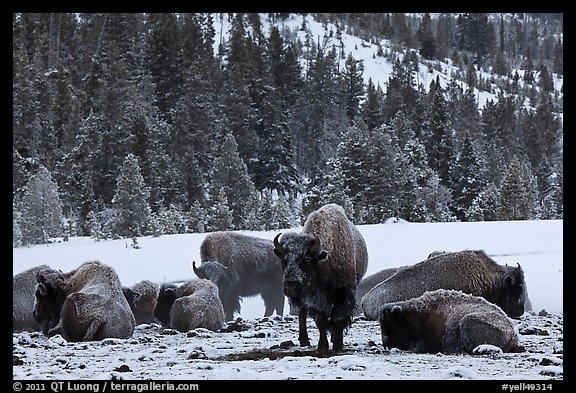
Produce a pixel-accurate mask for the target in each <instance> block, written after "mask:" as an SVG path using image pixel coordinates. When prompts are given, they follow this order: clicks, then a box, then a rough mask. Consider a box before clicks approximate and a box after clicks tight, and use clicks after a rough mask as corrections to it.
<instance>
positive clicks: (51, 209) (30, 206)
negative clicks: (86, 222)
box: [20, 165, 63, 244]
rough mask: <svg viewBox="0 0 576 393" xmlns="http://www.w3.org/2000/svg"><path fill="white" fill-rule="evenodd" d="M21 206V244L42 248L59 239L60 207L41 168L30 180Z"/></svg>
mask: <svg viewBox="0 0 576 393" xmlns="http://www.w3.org/2000/svg"><path fill="white" fill-rule="evenodd" d="M21 206H22V207H21V213H22V221H21V223H20V229H21V231H22V243H23V244H43V243H47V242H48V241H49V238H52V237H57V236H61V235H62V232H63V231H62V226H63V216H62V203H61V202H60V196H59V195H58V185H57V184H56V183H54V182H53V181H52V176H51V175H50V173H49V172H48V170H47V169H46V167H44V166H43V165H41V166H40V167H39V168H38V172H37V173H35V174H34V175H32V176H31V177H30V180H29V182H28V184H27V186H26V190H25V192H24V195H23V197H22V205H21Z"/></svg>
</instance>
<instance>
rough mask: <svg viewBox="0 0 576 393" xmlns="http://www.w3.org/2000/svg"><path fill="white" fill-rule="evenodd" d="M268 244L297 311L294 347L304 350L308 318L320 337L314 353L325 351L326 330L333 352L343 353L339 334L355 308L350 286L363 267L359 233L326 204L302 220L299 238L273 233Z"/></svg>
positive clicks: (364, 254)
mask: <svg viewBox="0 0 576 393" xmlns="http://www.w3.org/2000/svg"><path fill="white" fill-rule="evenodd" d="M274 245H275V248H274V251H275V253H276V255H278V257H279V258H280V260H281V261H282V267H283V269H284V280H283V281H284V294H285V295H286V296H288V299H289V301H290V304H291V305H292V306H294V307H295V308H297V309H298V316H299V334H298V339H299V341H300V345H302V346H308V345H310V340H309V338H308V331H307V328H306V318H307V316H308V315H310V316H311V317H312V318H313V319H314V321H315V323H316V326H317V327H318V330H319V333H320V337H319V341H318V350H321V351H325V350H328V347H329V346H328V336H327V332H328V331H330V335H331V341H332V344H333V349H334V351H338V350H341V349H343V345H344V343H343V335H344V331H345V330H346V329H348V327H349V326H350V325H351V324H352V316H353V314H354V310H355V308H356V297H355V294H356V286H357V284H358V282H359V281H360V280H361V278H362V275H363V274H364V273H365V272H366V268H367V264H368V252H367V249H366V244H365V242H364V239H363V238H362V236H361V234H360V232H359V231H358V229H357V228H356V227H355V226H354V225H353V224H352V222H350V221H349V220H348V218H347V217H346V214H345V212H344V209H342V207H340V206H338V205H336V204H328V205H325V206H323V207H321V208H320V209H318V210H316V211H314V212H312V213H311V214H310V215H309V216H308V218H307V219H306V222H305V223H304V228H303V230H302V232H301V233H296V232H288V233H285V234H283V235H281V234H278V235H277V236H276V237H275V239H274ZM359 270H360V271H359Z"/></svg>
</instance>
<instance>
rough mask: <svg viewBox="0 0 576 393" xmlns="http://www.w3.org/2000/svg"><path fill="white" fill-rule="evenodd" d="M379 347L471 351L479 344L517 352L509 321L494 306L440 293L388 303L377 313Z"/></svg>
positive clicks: (449, 292)
mask: <svg viewBox="0 0 576 393" xmlns="http://www.w3.org/2000/svg"><path fill="white" fill-rule="evenodd" d="M378 319H379V321H380V328H381V331H382V344H383V345H384V346H386V347H389V348H399V349H402V350H410V351H415V352H419V353H437V352H443V353H472V351H473V350H474V348H476V347H477V346H478V345H481V344H491V345H495V346H497V347H500V348H501V349H502V351H504V352H522V351H523V350H524V348H523V347H522V346H521V345H520V344H519V343H518V334H517V332H516V330H515V327H514V325H513V323H512V321H511V320H510V318H509V317H508V316H507V315H506V314H505V313H504V312H503V311H502V309H500V307H498V306H496V305H495V304H493V303H490V302H488V301H487V300H486V299H484V298H481V297H479V296H472V295H469V294H465V293H463V292H461V291H454V290H444V289H439V290H436V291H431V292H425V293H424V294H423V295H421V296H419V297H417V298H413V299H410V300H405V301H400V302H394V303H388V304H385V305H383V306H382V307H380V309H379V312H378Z"/></svg>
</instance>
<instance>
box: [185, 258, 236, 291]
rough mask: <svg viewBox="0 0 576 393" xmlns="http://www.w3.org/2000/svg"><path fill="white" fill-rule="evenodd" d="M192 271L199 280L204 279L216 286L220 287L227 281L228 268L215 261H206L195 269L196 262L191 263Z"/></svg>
mask: <svg viewBox="0 0 576 393" xmlns="http://www.w3.org/2000/svg"><path fill="white" fill-rule="evenodd" d="M192 270H194V273H195V274H196V275H197V276H198V277H199V278H205V279H206V280H210V281H212V282H213V283H214V284H216V286H218V287H221V286H222V284H223V283H224V282H225V281H227V279H228V277H227V276H228V275H227V270H228V268H227V267H226V266H225V265H223V264H221V263H220V262H216V261H206V262H202V264H201V265H200V266H198V267H196V262H194V261H193V262H192Z"/></svg>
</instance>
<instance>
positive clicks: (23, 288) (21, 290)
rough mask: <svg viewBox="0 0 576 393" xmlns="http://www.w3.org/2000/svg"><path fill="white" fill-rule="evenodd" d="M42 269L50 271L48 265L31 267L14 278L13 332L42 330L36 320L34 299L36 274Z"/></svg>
mask: <svg viewBox="0 0 576 393" xmlns="http://www.w3.org/2000/svg"><path fill="white" fill-rule="evenodd" d="M42 269H50V266H48V265H39V266H34V267H31V268H30V269H28V270H25V271H23V272H20V273H18V274H16V275H15V276H14V277H13V285H12V331H14V332H16V331H20V330H28V331H38V330H40V329H41V327H40V325H39V324H38V322H36V321H35V320H34V314H33V313H32V310H33V309H34V297H35V295H34V294H35V292H36V273H37V272H38V271H40V270H42Z"/></svg>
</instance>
